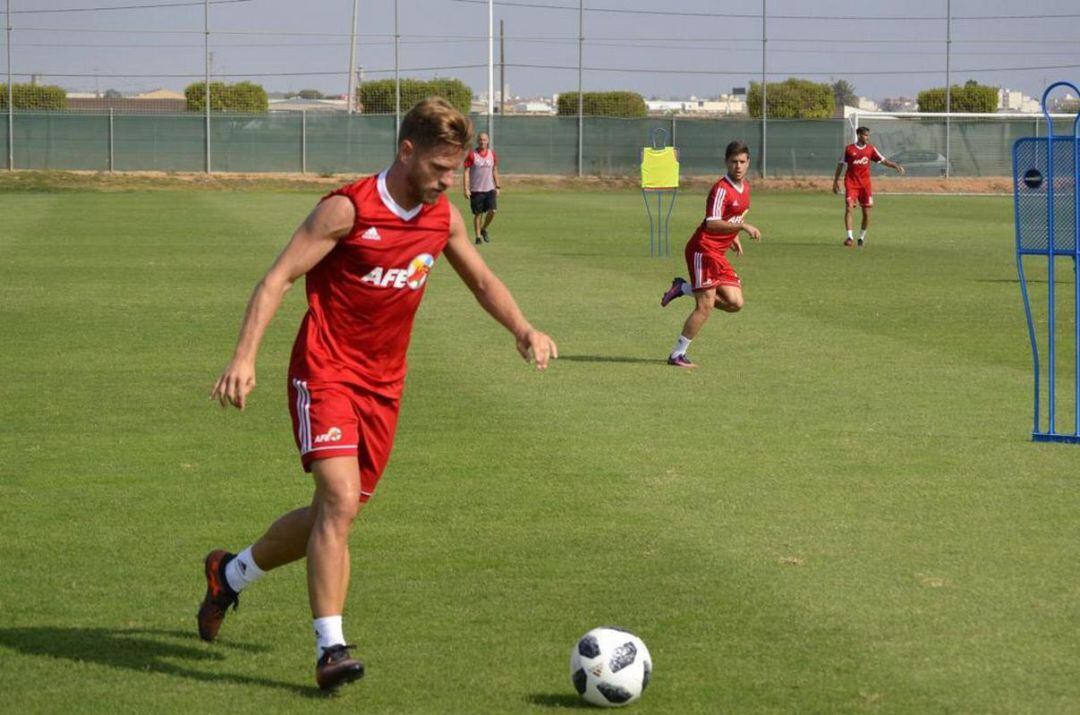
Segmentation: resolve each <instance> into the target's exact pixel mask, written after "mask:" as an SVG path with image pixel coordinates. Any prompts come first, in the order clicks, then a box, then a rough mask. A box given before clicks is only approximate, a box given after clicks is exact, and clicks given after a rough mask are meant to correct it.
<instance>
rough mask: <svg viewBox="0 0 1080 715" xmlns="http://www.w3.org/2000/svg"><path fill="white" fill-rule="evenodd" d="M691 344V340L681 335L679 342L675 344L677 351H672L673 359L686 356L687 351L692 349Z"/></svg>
mask: <svg viewBox="0 0 1080 715" xmlns="http://www.w3.org/2000/svg"><path fill="white" fill-rule="evenodd" d="M690 342H691V341H690V338H688V337H686V336H684V335H680V336H679V342H677V343H675V349H674V350H672V351H671V357H675V356H676V355H685V354H686V351H687V350H689V349H690Z"/></svg>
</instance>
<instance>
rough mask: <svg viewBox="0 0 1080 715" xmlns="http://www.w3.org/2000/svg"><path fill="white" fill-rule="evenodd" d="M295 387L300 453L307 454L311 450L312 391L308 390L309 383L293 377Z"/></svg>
mask: <svg viewBox="0 0 1080 715" xmlns="http://www.w3.org/2000/svg"><path fill="white" fill-rule="evenodd" d="M293 387H295V388H296V422H297V437H299V438H300V453H301V454H306V453H308V452H310V451H311V393H309V392H308V388H307V383H306V382H302V381H301V380H297V379H296V378H293Z"/></svg>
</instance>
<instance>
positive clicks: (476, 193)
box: [463, 132, 502, 245]
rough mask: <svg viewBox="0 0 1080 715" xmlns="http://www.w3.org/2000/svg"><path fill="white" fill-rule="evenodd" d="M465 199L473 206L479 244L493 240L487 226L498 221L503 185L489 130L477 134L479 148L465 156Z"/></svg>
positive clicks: (477, 242) (474, 226)
mask: <svg viewBox="0 0 1080 715" xmlns="http://www.w3.org/2000/svg"><path fill="white" fill-rule="evenodd" d="M463 184H464V186H465V198H467V199H468V200H469V208H470V209H472V215H473V228H474V229H476V244H477V245H480V243H481V242H483V243H491V236H490V235H488V226H490V225H491V222H492V221H494V220H495V211H496V210H497V208H498V206H497V203H498V202H497V198H498V196H499V192H500V191H501V190H502V186H501V185H500V182H499V157H498V156H497V155H496V154H495V150H494V149H492V148H491V146H490V140H489V139H488V135H487V132H480V134H479V135H478V136H477V137H476V149H475V150H473V151H470V152H469V154H468V156H466V157H465V181H464V182H463Z"/></svg>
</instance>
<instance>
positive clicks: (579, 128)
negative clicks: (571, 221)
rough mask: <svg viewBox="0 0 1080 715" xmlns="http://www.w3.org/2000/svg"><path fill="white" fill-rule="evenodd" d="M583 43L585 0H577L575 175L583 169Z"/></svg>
mask: <svg viewBox="0 0 1080 715" xmlns="http://www.w3.org/2000/svg"><path fill="white" fill-rule="evenodd" d="M584 44H585V0H578V41H577V175H578V176H579V177H580V176H582V175H583V174H584V170H585V156H584V154H585V141H584V135H585V118H584V111H585V95H584V94H582V93H581V61H582V51H583V49H584Z"/></svg>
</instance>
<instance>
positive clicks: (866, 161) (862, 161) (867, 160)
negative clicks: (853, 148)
mask: <svg viewBox="0 0 1080 715" xmlns="http://www.w3.org/2000/svg"><path fill="white" fill-rule="evenodd" d="M851 163H852V164H853V165H855V164H869V163H870V157H868V156H864V157H863V158H861V159H856V160H855V161H853V162H851Z"/></svg>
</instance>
